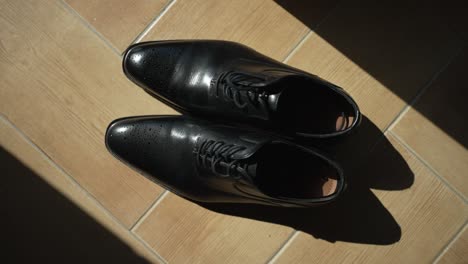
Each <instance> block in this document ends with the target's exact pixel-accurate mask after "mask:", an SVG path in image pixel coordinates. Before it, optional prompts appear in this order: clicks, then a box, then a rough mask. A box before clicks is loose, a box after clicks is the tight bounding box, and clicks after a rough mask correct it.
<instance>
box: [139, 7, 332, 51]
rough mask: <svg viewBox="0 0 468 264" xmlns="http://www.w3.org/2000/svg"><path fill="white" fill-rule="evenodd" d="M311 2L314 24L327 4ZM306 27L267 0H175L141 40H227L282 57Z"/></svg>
mask: <svg viewBox="0 0 468 264" xmlns="http://www.w3.org/2000/svg"><path fill="white" fill-rule="evenodd" d="M314 2H317V3H316V5H313V6H315V7H314V8H311V9H309V15H310V18H311V21H313V23H315V24H316V23H318V22H320V21H321V19H322V18H323V17H325V16H326V15H327V14H328V11H329V10H330V8H331V7H330V4H326V1H322V0H319V1H314ZM332 2H335V1H332ZM319 6H328V7H322V8H320V7H319ZM308 30H309V29H308V28H307V26H305V25H304V24H303V23H301V22H300V21H299V20H298V19H296V18H295V17H294V16H292V15H291V14H289V13H288V12H287V11H286V10H285V9H283V8H282V7H281V6H279V5H278V4H277V3H275V2H274V1H270V0H240V1H217V0H195V1H187V0H179V1H177V2H176V3H175V4H174V6H172V8H171V9H170V10H169V11H168V12H167V13H166V14H165V15H164V16H163V17H162V18H161V20H160V21H159V22H158V23H157V24H156V25H155V26H154V27H153V29H152V30H151V31H150V32H149V33H148V35H147V36H146V37H145V38H144V40H166V39H222V40H231V41H237V42H241V43H243V44H246V45H248V46H250V47H252V48H254V49H256V50H258V51H260V52H262V53H264V54H266V55H269V56H271V57H273V58H275V59H278V60H282V59H284V58H285V57H286V55H287V54H288V53H289V52H290V51H291V50H292V49H293V47H294V46H295V45H296V44H297V43H298V42H299V41H300V40H301V39H302V38H303V37H304V36H305V34H306V33H307V32H308Z"/></svg>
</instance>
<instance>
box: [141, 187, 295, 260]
mask: <svg viewBox="0 0 468 264" xmlns="http://www.w3.org/2000/svg"><path fill="white" fill-rule="evenodd" d="M135 232H136V234H138V235H139V236H140V237H141V238H143V239H144V240H145V241H146V242H147V243H148V244H149V245H150V246H151V247H152V248H154V249H155V250H157V251H158V252H159V253H160V254H161V256H163V258H164V259H166V260H168V261H169V262H174V263H220V262H223V263H264V262H265V261H266V260H267V259H269V258H270V257H271V256H272V255H273V254H274V252H276V251H277V250H278V249H279V248H280V246H281V245H282V243H283V242H284V241H285V240H286V239H287V237H288V236H289V235H290V234H291V232H292V229H291V228H288V227H284V226H279V225H273V224H269V223H265V222H259V221H254V220H250V219H246V218H238V217H233V216H227V215H223V214H219V213H215V212H212V211H209V210H207V209H204V208H202V207H200V206H198V205H196V204H194V203H191V202H189V201H187V200H185V199H182V198H180V197H178V196H176V195H173V194H169V195H168V196H167V197H165V198H164V200H162V202H161V204H159V205H158V206H157V207H156V209H155V210H154V211H153V212H151V214H150V215H149V216H148V217H147V218H146V219H145V220H144V222H143V223H142V224H141V225H140V226H139V227H138V228H137V229H136V231H135Z"/></svg>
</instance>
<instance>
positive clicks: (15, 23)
mask: <svg viewBox="0 0 468 264" xmlns="http://www.w3.org/2000/svg"><path fill="white" fill-rule="evenodd" d="M1 6H2V11H1V13H0V35H1V36H2V40H1V47H0V74H1V79H2V84H1V89H0V111H1V113H3V114H4V115H5V116H6V117H7V118H8V119H9V120H11V121H12V122H13V123H14V124H15V125H16V126H17V127H19V128H20V129H21V130H22V131H24V133H25V134H26V135H27V136H28V137H29V138H31V140H32V141H33V142H34V143H35V144H37V145H38V146H39V147H40V148H41V149H42V150H43V151H45V152H46V153H47V155H48V156H50V157H51V158H52V159H53V160H54V161H55V162H57V163H58V164H60V166H62V167H63V168H64V169H65V170H66V171H67V173H69V174H71V175H72V176H73V177H74V178H75V179H76V180H77V181H78V182H79V183H80V184H81V185H82V186H83V187H84V188H86V189H87V190H88V191H89V192H90V193H91V194H92V195H93V196H95V197H96V199H97V200H98V201H99V202H100V203H102V204H103V205H104V206H105V207H106V208H107V209H108V210H110V211H111V212H112V213H113V214H114V215H115V216H116V217H117V218H118V219H119V220H120V221H122V222H123V223H124V224H125V225H127V226H131V225H132V223H133V222H134V221H135V220H136V219H137V218H139V216H140V215H141V214H142V213H143V212H144V211H145V210H146V208H148V206H149V205H150V204H151V203H152V201H153V200H154V199H155V198H156V197H157V196H158V195H159V194H160V193H161V191H162V189H161V188H159V187H158V186H156V185H155V184H150V182H149V181H148V180H146V179H145V178H144V177H142V176H140V175H138V174H137V173H135V172H133V171H132V170H131V169H129V168H128V167H126V166H125V165H123V164H122V163H120V162H118V161H117V160H116V159H115V158H113V157H112V156H111V155H110V154H109V153H108V151H107V150H106V147H105V144H104V133H105V130H106V127H107V125H108V124H109V123H110V122H111V121H112V120H113V119H116V118H119V117H122V116H129V115H142V114H152V113H153V114H156V113H159V114H162V113H175V112H174V111H173V110H170V109H169V108H168V107H166V106H164V105H162V104H161V103H160V102H158V101H156V100H154V99H153V98H152V97H151V96H148V95H147V94H145V93H144V92H143V91H141V89H139V88H136V87H135V86H134V85H132V84H131V83H130V81H128V80H126V78H125V77H124V75H123V74H122V72H121V61H120V58H119V57H118V56H117V55H116V54H115V53H114V52H112V50H111V49H110V48H109V47H108V46H107V45H106V44H105V43H104V42H103V41H102V40H100V39H99V38H98V37H97V36H96V35H95V34H94V33H93V32H91V31H90V30H89V29H88V28H87V27H86V26H85V25H83V24H82V21H80V19H78V18H77V17H76V16H75V15H73V14H71V13H70V12H69V10H67V9H66V8H65V7H64V6H63V4H62V3H60V2H54V1H50V2H47V3H43V2H41V3H39V2H37V1H3V2H2V4H1Z"/></svg>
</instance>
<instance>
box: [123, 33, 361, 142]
mask: <svg viewBox="0 0 468 264" xmlns="http://www.w3.org/2000/svg"><path fill="white" fill-rule="evenodd" d="M123 70H124V72H125V74H126V75H127V77H128V78H129V79H130V80H132V81H133V82H135V83H136V84H137V85H139V86H140V87H142V88H143V89H145V90H146V91H147V92H149V93H151V94H152V95H154V96H155V97H157V98H158V99H160V100H162V101H163V102H165V103H167V104H169V105H170V106H172V107H174V108H176V109H177V110H179V111H181V112H183V113H185V114H193V115H198V116H203V117H205V118H210V119H213V120H223V121H229V120H230V121H236V122H243V123H250V124H253V125H258V126H261V127H263V128H269V129H275V130H277V131H280V132H282V133H285V134H289V135H293V136H302V137H331V136H337V135H342V134H344V133H347V132H349V131H351V130H352V129H353V128H354V127H356V126H357V125H358V123H359V121H360V112H359V109H358V107H357V105H356V103H355V102H354V101H353V99H352V98H351V97H350V96H349V95H348V94H347V93H346V92H345V91H344V90H343V89H341V88H339V87H337V86H335V85H333V84H331V83H329V82H327V81H324V80H322V79H321V78H319V77H317V76H315V75H312V74H309V73H307V72H304V71H301V70H298V69H295V68H292V67H290V66H288V65H285V64H283V63H280V62H277V61H275V60H273V59H271V58H268V57H266V56H264V55H262V54H260V53H258V52H256V51H254V50H252V49H250V48H248V47H246V46H244V45H241V44H238V43H234V42H228V41H215V40H196V41H157V42H145V43H138V44H135V45H133V46H131V47H129V48H128V49H127V51H126V52H125V56H124V59H123Z"/></svg>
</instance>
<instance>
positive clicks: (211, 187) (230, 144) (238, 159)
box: [106, 116, 344, 207]
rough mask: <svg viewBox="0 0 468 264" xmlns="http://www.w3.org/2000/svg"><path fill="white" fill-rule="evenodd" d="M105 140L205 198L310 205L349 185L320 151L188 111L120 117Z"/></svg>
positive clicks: (190, 194)
mask: <svg viewBox="0 0 468 264" xmlns="http://www.w3.org/2000/svg"><path fill="white" fill-rule="evenodd" d="M106 145H107V148H108V149H109V151H110V152H111V153H113V154H114V155H115V156H116V157H117V158H119V159H120V160H122V161H123V162H125V163H127V164H128V165H130V166H131V167H133V168H134V169H136V170H138V171H139V172H140V173H142V174H143V175H145V176H146V177H148V178H149V179H151V180H153V181H154V182H156V183H158V184H160V185H162V186H163V187H165V188H167V189H168V190H170V191H172V192H174V193H176V194H178V195H180V196H183V197H186V198H188V199H191V200H195V201H200V202H220V203H259V204H268V205H277V206H292V207H307V206H315V205H319V204H323V203H326V202H330V201H333V200H335V199H336V198H337V197H338V196H339V194H340V193H341V192H342V191H343V188H344V178H343V172H342V170H341V169H340V167H339V166H338V165H337V164H336V163H335V162H333V161H331V160H330V159H328V158H326V157H325V156H323V155H322V154H319V153H318V152H316V151H315V150H312V149H310V148H306V147H303V146H300V145H297V144H294V143H292V142H289V141H285V140H283V139H280V138H278V137H275V136H272V135H270V134H266V133H263V132H259V131H253V130H246V129H241V128H237V127H230V126H226V125H217V124H214V123H211V122H209V121H203V120H197V119H191V118H189V117H184V116H146V117H129V118H123V119H119V120H116V121H114V122H112V123H111V124H110V125H109V127H108V129H107V132H106Z"/></svg>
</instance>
